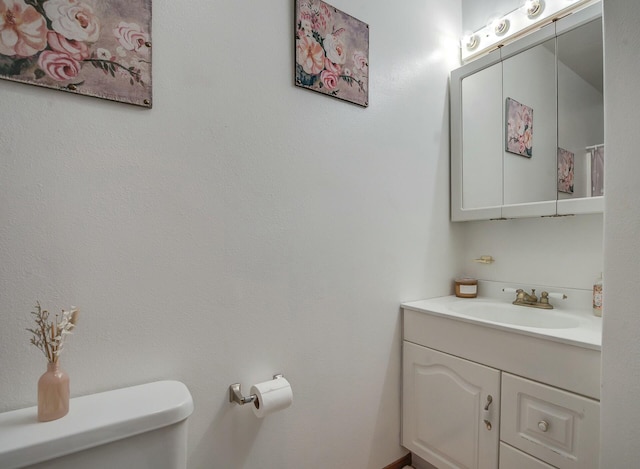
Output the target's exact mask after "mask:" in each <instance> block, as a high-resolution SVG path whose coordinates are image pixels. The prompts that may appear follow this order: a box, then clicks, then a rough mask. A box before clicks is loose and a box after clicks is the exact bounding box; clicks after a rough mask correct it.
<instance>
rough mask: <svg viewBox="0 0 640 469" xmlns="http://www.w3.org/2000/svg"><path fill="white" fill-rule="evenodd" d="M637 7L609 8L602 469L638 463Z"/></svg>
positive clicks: (610, 2)
mask: <svg viewBox="0 0 640 469" xmlns="http://www.w3.org/2000/svg"><path fill="white" fill-rule="evenodd" d="M639 17H640V4H639V3H637V2H628V1H625V0H605V2H604V31H605V33H604V34H605V140H606V155H608V156H607V160H606V161H605V166H606V168H605V187H606V194H607V199H606V205H605V214H606V215H605V238H604V239H605V242H604V248H605V249H604V253H605V263H604V279H605V280H604V282H605V286H604V307H603V319H604V333H603V362H602V370H603V372H602V434H601V439H602V459H601V464H600V467H603V468H605V467H635V466H637V465H638V460H639V459H640V447H639V446H638V441H639V440H640V427H638V421H639V420H640V407H638V399H639V398H640V345H639V341H638V335H639V331H640V315H639V314H638V299H637V297H638V294H637V292H638V286H637V285H638V265H640V242H639V238H638V233H640V189H639V186H638V177H637V176H638V174H639V173H640V160H639V159H638V155H637V150H636V136H637V133H638V126H637V113H638V106H640V96H639V95H638V93H637V81H638V74H640V61H639V60H638V50H640V32H639V31H638V27H637V19H638V18H639Z"/></svg>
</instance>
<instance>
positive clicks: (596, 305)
mask: <svg viewBox="0 0 640 469" xmlns="http://www.w3.org/2000/svg"><path fill="white" fill-rule="evenodd" d="M593 314H594V316H598V317H602V272H600V277H598V278H597V279H596V281H595V282H594V283H593Z"/></svg>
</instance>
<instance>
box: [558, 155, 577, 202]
mask: <svg viewBox="0 0 640 469" xmlns="http://www.w3.org/2000/svg"><path fill="white" fill-rule="evenodd" d="M573 165H574V155H573V153H571V152H570V151H568V150H565V149H564V148H558V191H559V192H565V193H567V194H573V168H574V166H573Z"/></svg>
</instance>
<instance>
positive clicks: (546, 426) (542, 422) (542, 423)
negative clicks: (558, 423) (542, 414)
mask: <svg viewBox="0 0 640 469" xmlns="http://www.w3.org/2000/svg"><path fill="white" fill-rule="evenodd" d="M538 428H539V429H540V431H542V432H546V431H547V430H549V422H547V421H545V420H540V421H539V422H538Z"/></svg>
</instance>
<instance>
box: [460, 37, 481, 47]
mask: <svg viewBox="0 0 640 469" xmlns="http://www.w3.org/2000/svg"><path fill="white" fill-rule="evenodd" d="M462 44H464V46H465V47H466V48H467V50H473V49H475V48H476V47H478V44H480V38H479V37H478V35H477V34H469V35H467V36H464V37H463V38H462Z"/></svg>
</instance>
